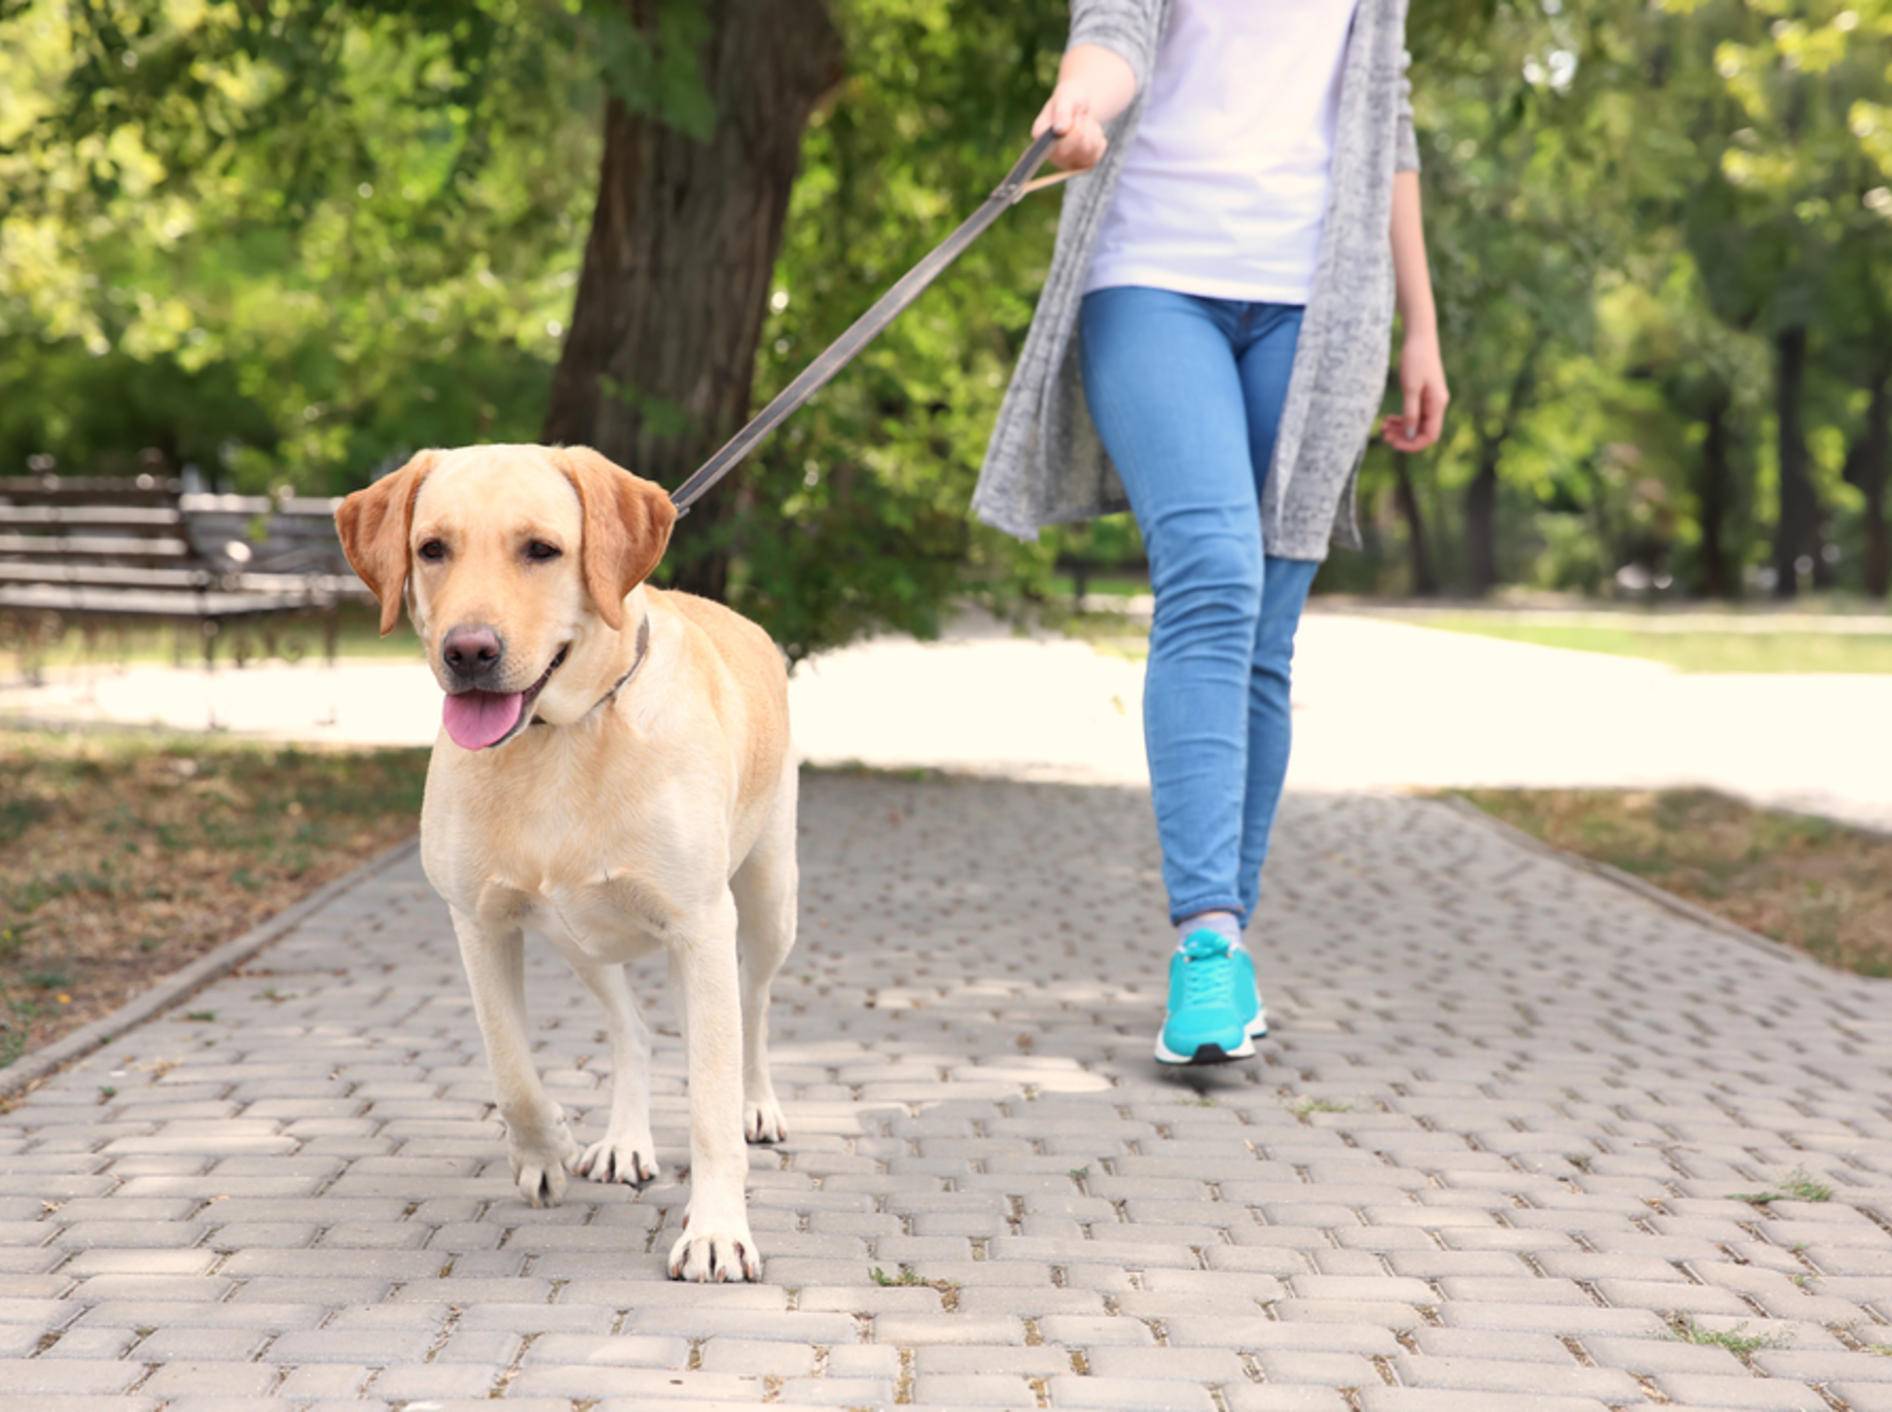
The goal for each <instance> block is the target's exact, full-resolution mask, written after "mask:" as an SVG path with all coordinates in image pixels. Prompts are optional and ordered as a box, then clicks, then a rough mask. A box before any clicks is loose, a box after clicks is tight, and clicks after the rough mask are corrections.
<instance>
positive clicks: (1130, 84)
mask: <svg viewBox="0 0 1892 1412" xmlns="http://www.w3.org/2000/svg"><path fill="white" fill-rule="evenodd" d="M1136 94H1137V79H1136V71H1135V70H1134V69H1132V68H1131V67H1130V62H1129V60H1127V59H1125V58H1124V57H1123V56H1122V55H1121V54H1118V53H1117V52H1116V51H1115V50H1114V49H1107V48H1105V47H1104V46H1103V45H1101V44H1073V45H1072V46H1071V47H1070V48H1069V49H1067V50H1065V51H1064V62H1063V63H1061V64H1059V65H1058V86H1057V87H1056V88H1054V89H1052V90H1051V97H1050V98H1049V99H1048V100H1046V102H1045V106H1044V108H1043V109H1042V110H1041V111H1040V112H1039V114H1038V121H1036V122H1035V123H1033V124H1032V125H1031V135H1032V136H1033V137H1037V136H1039V135H1040V134H1041V133H1043V132H1044V131H1045V129H1047V128H1049V129H1051V130H1052V131H1054V132H1057V133H1059V134H1061V137H1060V140H1059V142H1058V144H1057V146H1055V147H1053V148H1052V149H1051V161H1052V164H1053V165H1054V166H1058V167H1061V168H1063V169H1064V170H1066V171H1073V172H1083V171H1089V170H1090V169H1091V168H1092V167H1094V166H1096V165H1097V164H1098V163H1099V162H1100V161H1102V160H1103V156H1104V149H1105V148H1106V147H1108V146H1109V145H1110V141H1109V139H1108V138H1106V137H1105V136H1104V128H1105V126H1106V125H1107V124H1109V123H1111V122H1113V121H1115V119H1116V118H1117V116H1118V115H1119V114H1120V113H1122V112H1123V110H1124V109H1125V108H1128V107H1129V106H1130V102H1131V100H1132V99H1134V98H1135V97H1136Z"/></svg>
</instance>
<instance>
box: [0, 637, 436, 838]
mask: <svg viewBox="0 0 1892 1412" xmlns="http://www.w3.org/2000/svg"><path fill="white" fill-rule="evenodd" d="M340 613H341V622H340V624H339V626H338V629H337V632H336V639H335V652H336V655H337V656H338V657H394V658H406V659H410V660H411V659H413V658H415V657H418V656H419V655H420V647H419V644H418V642H417V641H416V639H415V637H414V630H413V628H412V627H410V626H409V625H408V623H407V621H406V619H402V621H401V623H400V625H399V626H398V627H396V628H395V630H394V631H393V632H391V633H389V634H388V635H387V636H386V637H382V636H381V631H380V614H379V610H378V609H375V608H373V607H370V606H367V605H365V604H360V603H345V604H343V605H342V607H341V609H340ZM271 633H272V634H273V637H272V639H271V640H272V641H273V643H274V646H275V648H276V650H277V651H278V652H281V653H291V654H294V655H295V656H297V657H301V658H309V659H319V658H320V657H321V656H322V621H321V619H320V618H319V617H306V618H297V619H294V620H290V621H282V622H278V623H274V624H272V625H271ZM239 639H240V640H241V641H242V642H243V643H244V645H245V646H246V647H247V649H248V651H249V654H250V656H251V657H252V658H260V657H262V656H263V655H264V653H265V638H264V637H263V635H262V634H261V633H259V632H253V631H246V630H244V629H240V628H232V629H231V630H230V631H229V633H227V634H226V635H224V636H222V637H220V638H219V639H218V642H217V660H218V661H219V662H225V663H227V662H229V661H231V660H232V659H233V658H234V657H235V655H236V651H237V647H238V643H239ZM203 652H204V650H203V646H202V639H201V638H200V637H199V636H198V632H197V628H196V626H195V625H194V624H191V625H178V624H171V623H164V624H153V625H150V626H145V627H136V626H132V627H115V628H111V629H107V630H103V631H101V633H100V634H99V636H98V638H97V640H96V641H95V642H94V643H93V644H91V645H89V646H88V645H87V643H86V640H85V638H84V637H83V636H82V635H81V634H79V633H77V632H68V633H66V634H64V635H63V636H61V637H60V638H58V639H57V640H56V641H53V642H47V643H43V644H40V645H39V646H37V647H35V648H34V649H33V651H32V652H31V654H29V655H30V656H31V658H32V660H33V662H34V663H35V664H37V665H38V666H41V667H74V666H81V665H86V664H96V663H100V662H124V663H131V662H173V661H182V662H184V663H185V664H186V665H188V666H195V665H196V664H197V663H199V662H201V661H202V660H203ZM21 659H22V654H21V653H20V652H19V651H18V650H17V649H16V648H12V647H5V648H0V673H3V672H8V671H18V670H19V668H20V666H21V665H22V662H21ZM4 830H5V816H4V806H0V837H3V836H4Z"/></svg>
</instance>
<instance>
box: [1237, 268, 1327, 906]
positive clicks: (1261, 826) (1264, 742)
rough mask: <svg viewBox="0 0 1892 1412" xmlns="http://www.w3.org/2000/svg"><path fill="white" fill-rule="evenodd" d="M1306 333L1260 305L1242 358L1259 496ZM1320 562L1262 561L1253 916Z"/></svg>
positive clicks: (1296, 313)
mask: <svg viewBox="0 0 1892 1412" xmlns="http://www.w3.org/2000/svg"><path fill="white" fill-rule="evenodd" d="M1300 331H1301V310H1300V309H1298V308H1293V307H1288V306H1282V305H1260V306H1252V307H1251V308H1250V310H1249V312H1248V315H1247V319H1246V323H1245V327H1244V333H1245V335H1246V337H1245V339H1244V342H1243V345H1242V347H1241V354H1240V364H1239V366H1240V371H1241V377H1242V391H1243V394H1244V396H1245V398H1246V401H1247V408H1248V437H1249V441H1248V445H1249V455H1250V458H1251V461H1252V463H1253V465H1254V467H1255V485H1256V492H1257V495H1259V493H1260V487H1261V485H1262V483H1263V482H1264V481H1265V480H1266V479H1267V476H1268V469H1269V466H1270V464H1271V463H1272V461H1273V459H1274V443H1275V433H1276V432H1277V430H1278V429H1279V427H1280V424H1281V408H1282V405H1283V403H1285V402H1286V400H1287V395H1288V378H1289V376H1290V374H1292V372H1293V370H1294V349H1295V344H1296V342H1297V340H1298V339H1299V336H1300ZM1319 567H1320V565H1319V564H1317V563H1314V562H1311V561H1308V560H1298V559H1280V558H1276V557H1275V556H1274V555H1272V554H1270V555H1267V556H1266V557H1265V558H1264V559H1263V561H1262V587H1261V615H1260V617H1259V619H1258V620H1257V622H1256V625H1255V638H1254V641H1253V643H1252V644H1251V648H1250V655H1251V663H1250V672H1249V680H1248V759H1247V764H1248V771H1247V785H1246V789H1245V791H1244V795H1243V802H1242V843H1241V874H1240V878H1241V881H1240V891H1241V899H1242V905H1241V918H1242V921H1243V923H1244V924H1246V923H1247V921H1248V919H1249V917H1250V916H1251V915H1252V914H1253V912H1254V909H1255V903H1256V900H1257V898H1258V897H1259V895H1260V891H1261V865H1262V860H1263V859H1264V858H1265V857H1266V856H1267V853H1268V837H1269V835H1270V833H1271V832H1272V831H1273V829H1274V816H1275V809H1276V807H1277V806H1278V805H1279V804H1280V802H1281V785H1282V781H1283V780H1284V779H1285V778H1286V776H1287V770H1288V746H1289V741H1290V739H1291V736H1292V733H1293V716H1292V714H1291V711H1290V707H1289V699H1288V681H1289V665H1290V663H1291V662H1292V661H1293V658H1294V634H1295V629H1296V628H1297V627H1298V626H1299V625H1300V620H1301V609H1302V607H1303V605H1305V603H1306V602H1307V591H1308V588H1309V587H1310V586H1311V585H1312V584H1313V582H1314V573H1315V571H1316V570H1317V569H1318V568H1319Z"/></svg>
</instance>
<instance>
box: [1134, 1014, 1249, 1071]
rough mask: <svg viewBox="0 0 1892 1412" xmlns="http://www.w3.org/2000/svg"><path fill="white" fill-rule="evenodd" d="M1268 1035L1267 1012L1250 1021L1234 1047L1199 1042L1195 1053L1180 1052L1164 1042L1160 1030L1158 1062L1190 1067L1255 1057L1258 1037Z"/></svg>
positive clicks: (1157, 1050) (1157, 1040)
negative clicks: (1238, 1042) (1240, 1039)
mask: <svg viewBox="0 0 1892 1412" xmlns="http://www.w3.org/2000/svg"><path fill="white" fill-rule="evenodd" d="M1267 1037H1268V1017H1267V1015H1266V1014H1265V1013H1264V1014H1260V1015H1257V1016H1256V1017H1255V1018H1254V1020H1253V1021H1251V1022H1250V1024H1249V1028H1248V1030H1247V1032H1246V1033H1245V1034H1243V1036H1242V1041H1241V1043H1240V1044H1238V1045H1236V1046H1235V1047H1234V1048H1233V1049H1229V1048H1225V1047H1224V1046H1222V1045H1220V1044H1198V1045H1197V1046H1196V1052H1195V1053H1194V1054H1178V1053H1177V1052H1176V1051H1175V1050H1173V1049H1171V1048H1170V1047H1169V1046H1168V1045H1166V1044H1164V1043H1163V1036H1162V1032H1161V1031H1158V1032H1157V1036H1156V1062H1157V1063H1159V1064H1173V1065H1177V1066H1180V1067H1188V1066H1192V1065H1196V1064H1230V1063H1233V1062H1234V1061H1235V1060H1237V1059H1253V1058H1254V1057H1255V1041H1256V1040H1258V1039H1266V1038H1267Z"/></svg>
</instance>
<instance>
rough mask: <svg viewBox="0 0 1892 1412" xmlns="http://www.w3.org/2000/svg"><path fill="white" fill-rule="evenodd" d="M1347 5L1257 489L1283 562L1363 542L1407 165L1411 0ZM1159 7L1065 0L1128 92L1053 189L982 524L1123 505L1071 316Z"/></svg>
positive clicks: (1006, 526)
mask: <svg viewBox="0 0 1892 1412" xmlns="http://www.w3.org/2000/svg"><path fill="white" fill-rule="evenodd" d="M1358 3H1359V8H1358V10H1357V12H1356V13H1355V16H1354V21H1353V30H1352V34H1351V36H1350V37H1349V39H1348V41H1347V53H1346V58H1345V60H1344V62H1343V66H1342V70H1341V82H1340V116H1339V124H1338V128H1337V131H1336V133H1335V142H1334V157H1333V169H1332V173H1331V176H1330V189H1329V193H1328V204H1327V217H1326V222H1325V225H1324V226H1323V228H1322V233H1321V243H1320V252H1319V255H1318V257H1317V262H1316V265H1315V274H1314V285H1313V293H1312V294H1311V296H1310V297H1309V300H1308V305H1307V312H1306V314H1305V316H1304V318H1303V321H1302V324H1301V337H1300V342H1299V344H1298V345H1297V347H1296V350H1295V356H1294V372H1293V375H1292V376H1291V378H1290V379H1289V382H1288V394H1287V404H1286V406H1285V407H1284V408H1283V410H1282V416H1281V429H1280V432H1279V435H1278V436H1277V438H1276V441H1275V452H1274V464H1273V466H1272V467H1271V468H1270V470H1269V474H1268V479H1267V483H1266V485H1265V486H1264V487H1263V492H1262V505H1261V524H1262V542H1263V543H1264V544H1265V545H1266V546H1267V549H1268V552H1269V553H1270V554H1274V555H1278V556H1280V557H1282V558H1286V559H1325V558H1326V557H1327V546H1328V543H1329V541H1330V540H1331V541H1334V542H1337V543H1340V544H1343V545H1347V546H1350V547H1351V546H1357V545H1358V543H1359V530H1358V527H1357V526H1356V524H1355V522H1354V516H1353V495H1352V491H1353V482H1354V477H1355V476H1356V474H1357V473H1358V471H1359V467H1360V460H1361V458H1362V457H1363V456H1364V455H1365V452H1366V442H1367V437H1368V436H1369V435H1370V434H1371V431H1372V425H1373V420H1374V417H1375V415H1376V414H1377V413H1378V411H1379V408H1380V404H1381V401H1382V400H1383V398H1384V396H1385V392H1386V373H1387V353H1388V347H1389V343H1390V334H1391V331H1392V322H1393V262H1392V245H1391V240H1390V236H1389V229H1390V224H1391V219H1392V189H1393V173H1394V171H1395V170H1401V171H1413V170H1417V168H1418V166H1419V149H1418V144H1417V143H1416V142H1415V140H1414V137H1413V128H1412V104H1411V100H1410V94H1411V86H1410V85H1409V84H1408V83H1407V81H1406V65H1407V63H1408V62H1409V56H1408V55H1407V54H1406V49H1405V33H1406V5H1407V0H1358ZM1169 4H1170V0H1071V43H1072V44H1101V45H1103V46H1104V47H1106V48H1108V49H1110V50H1113V51H1114V52H1116V53H1117V54H1120V55H1121V56H1122V57H1123V58H1124V59H1125V60H1127V61H1128V62H1129V64H1130V67H1131V68H1132V69H1133V70H1135V72H1136V77H1137V98H1136V101H1135V102H1133V103H1132V104H1131V105H1130V108H1129V109H1128V111H1126V112H1125V113H1124V114H1123V116H1122V117H1120V118H1119V119H1118V120H1117V122H1116V124H1115V125H1114V127H1113V128H1112V130H1111V133H1110V139H1111V141H1110V150H1109V151H1108V152H1107V153H1106V154H1105V156H1104V160H1103V161H1102V162H1101V163H1100V164H1099V165H1098V166H1097V168H1096V170H1095V171H1092V172H1087V173H1086V174H1085V175H1083V176H1081V177H1077V178H1075V179H1074V180H1072V181H1071V182H1070V183H1068V184H1067V185H1066V187H1065V196H1064V210H1063V214H1062V216H1061V217H1060V218H1059V221H1058V240H1057V245H1056V247H1055V250H1054V253H1053V255H1052V258H1051V270H1050V273H1049V274H1048V275H1047V276H1046V277H1045V284H1044V290H1043V292H1042V293H1041V294H1040V295H1039V297H1038V311H1037V313H1036V315H1035V316H1034V317H1033V319H1032V322H1031V330H1030V332H1029V333H1027V334H1026V336H1025V346H1024V349H1023V351H1022V352H1021V353H1020V355H1019V360H1018V367H1017V369H1016V370H1015V371H1014V372H1013V374H1012V381H1011V385H1010V386H1009V387H1008V388H1007V389H1006V392H1005V400H1004V402H1003V403H1002V404H1001V405H1000V407H999V415H998V422H997V424H996V425H995V426H994V428H993V431H992V441H991V444H990V446H989V447H988V448H987V450H986V456H985V466H984V469H983V470H982V471H981V472H980V476H979V487H978V489H977V490H976V491H975V492H974V494H973V500H972V505H973V509H974V511H976V512H977V514H978V516H979V518H980V519H982V520H984V521H985V522H986V523H987V524H991V525H995V526H997V527H998V528H999V529H1002V530H1006V531H1008V532H1009V533H1012V534H1015V535H1018V536H1020V537H1021V538H1026V539H1029V538H1033V537H1035V536H1036V535H1037V533H1038V531H1039V530H1040V529H1041V528H1043V527H1044V526H1045V525H1049V524H1059V523H1063V522H1065V521H1070V520H1084V519H1089V518H1091V517H1093V516H1096V515H1103V514H1109V513H1111V512H1112V511H1116V510H1123V509H1127V508H1128V505H1127V503H1126V501H1125V499H1124V494H1123V487H1122V485H1121V483H1120V482H1119V481H1118V479H1117V473H1116V470H1115V468H1113V467H1112V466H1111V464H1110V458H1109V457H1108V456H1107V455H1105V453H1104V449H1103V447H1102V446H1101V445H1100V444H1099V442H1098V440H1097V432H1096V430H1095V428H1093V427H1092V425H1091V419H1090V414H1089V412H1088V411H1087V410H1086V409H1085V406H1084V388H1083V379H1082V378H1081V377H1080V376H1079V373H1078V353H1077V341H1078V331H1077V313H1078V304H1079V301H1080V300H1081V299H1082V298H1083V293H1084V280H1085V276H1086V274H1087V273H1088V271H1089V268H1090V259H1091V248H1092V246H1093V244H1094V243H1095V241H1096V237H1097V232H1098V230H1099V228H1100V227H1101V226H1102V224H1103V216H1104V213H1105V211H1106V210H1107V209H1108V208H1109V205H1110V197H1111V192H1112V191H1113V190H1114V189H1115V187H1116V184H1117V173H1118V171H1119V170H1120V169H1121V168H1122V166H1123V154H1124V152H1125V151H1126V150H1127V149H1128V147H1129V145H1130V138H1131V136H1132V134H1134V133H1135V131H1136V125H1137V118H1138V116H1139V115H1140V114H1141V111H1142V107H1143V94H1144V92H1145V91H1147V89H1148V80H1149V76H1150V69H1151V67H1152V66H1153V64H1154V63H1155V60H1156V51H1157V41H1158V39H1159V38H1160V37H1161V35H1162V32H1163V24H1164V22H1165V20H1166V19H1167V18H1168V15H1169Z"/></svg>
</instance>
